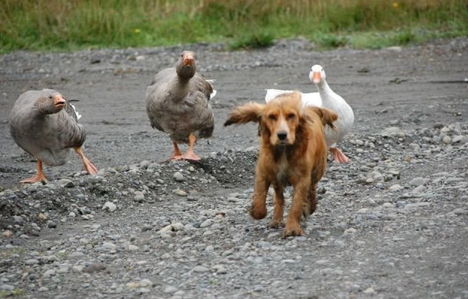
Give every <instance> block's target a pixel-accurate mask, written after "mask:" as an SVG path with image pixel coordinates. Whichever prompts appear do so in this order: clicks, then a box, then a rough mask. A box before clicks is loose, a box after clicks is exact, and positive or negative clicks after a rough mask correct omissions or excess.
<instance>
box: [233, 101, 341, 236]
mask: <svg viewBox="0 0 468 299" xmlns="http://www.w3.org/2000/svg"><path fill="white" fill-rule="evenodd" d="M337 117H338V116H337V115H336V114H335V113H334V112H332V111H331V110H328V109H324V108H318V107H302V103H301V98H300V94H299V93H296V92H294V93H289V94H285V95H281V96H278V97H276V98H275V99H274V100H272V101H270V102H268V103H267V104H265V105H263V104H257V103H247V104H245V105H242V106H239V107H237V108H235V109H234V110H233V111H232V112H231V115H230V116H229V118H228V120H226V122H225V123H224V125H225V126H228V125H231V124H243V123H247V122H259V124H260V127H259V130H260V154H259V158H258V161H257V168H256V175H255V188H254V194H253V197H252V201H253V202H252V208H251V211H250V214H251V215H252V217H253V218H255V219H262V218H265V216H266V214H267V209H266V196H267V192H268V188H269V187H270V185H273V188H274V190H275V196H274V212H273V220H272V221H271V223H270V226H271V227H275V228H277V227H280V226H283V225H284V224H283V209H284V197H283V190H284V188H285V187H286V186H287V185H288V184H291V185H292V186H293V188H294V193H293V199H292V206H291V208H290V210H289V214H288V218H287V222H286V228H285V231H284V236H285V237H287V236H298V235H302V234H303V233H304V231H303V230H302V228H301V225H300V220H301V215H304V216H305V217H307V216H308V215H310V214H312V213H313V212H314V211H315V208H316V205H317V199H316V186H317V183H318V182H319V180H320V179H321V178H322V176H323V174H324V173H325V169H326V166H327V144H326V141H325V137H324V126H325V125H326V124H328V125H330V126H331V127H332V126H333V125H332V123H333V121H335V120H336V119H337Z"/></svg>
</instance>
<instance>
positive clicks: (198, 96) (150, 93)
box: [146, 68, 214, 143]
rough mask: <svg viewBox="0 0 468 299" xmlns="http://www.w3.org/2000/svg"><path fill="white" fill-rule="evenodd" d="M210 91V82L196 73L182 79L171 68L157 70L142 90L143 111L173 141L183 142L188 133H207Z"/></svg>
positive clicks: (209, 131)
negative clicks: (144, 89)
mask: <svg viewBox="0 0 468 299" xmlns="http://www.w3.org/2000/svg"><path fill="white" fill-rule="evenodd" d="M212 92H213V87H212V86H211V84H210V83H209V82H207V81H206V80H205V79H204V78H203V77H202V76H201V75H200V74H198V73H195V75H194V76H193V77H192V78H190V79H189V80H184V79H182V78H180V77H179V76H178V75H177V73H176V69H175V68H167V69H164V70H162V71H160V72H159V73H157V74H156V75H155V77H154V80H153V82H152V83H151V85H150V86H148V88H147V90H146V111H147V113H148V116H149V119H150V122H151V126H152V127H153V128H157V129H158V130H160V131H163V132H166V133H168V134H169V136H170V138H171V139H172V140H173V141H174V142H176V143H187V142H188V136H189V135H190V134H194V135H195V136H196V137H197V138H200V137H201V138H208V137H211V136H212V134H213V129H214V116H213V111H212V109H211V105H210V103H209V99H210V94H211V93H212Z"/></svg>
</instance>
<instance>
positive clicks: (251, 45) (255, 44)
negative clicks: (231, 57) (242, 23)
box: [229, 32, 274, 50]
mask: <svg viewBox="0 0 468 299" xmlns="http://www.w3.org/2000/svg"><path fill="white" fill-rule="evenodd" d="M273 42H274V35H273V34H271V33H269V32H259V33H248V34H245V35H243V36H240V37H239V38H237V39H236V40H234V41H233V42H231V43H230V45H229V48H230V49H232V50H238V49H258V48H266V47H269V46H271V45H273Z"/></svg>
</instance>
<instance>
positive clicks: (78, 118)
mask: <svg viewBox="0 0 468 299" xmlns="http://www.w3.org/2000/svg"><path fill="white" fill-rule="evenodd" d="M70 107H72V108H73V112H75V115H76V119H77V120H80V118H81V116H82V115H81V114H80V113H79V112H78V110H76V107H75V105H73V104H70Z"/></svg>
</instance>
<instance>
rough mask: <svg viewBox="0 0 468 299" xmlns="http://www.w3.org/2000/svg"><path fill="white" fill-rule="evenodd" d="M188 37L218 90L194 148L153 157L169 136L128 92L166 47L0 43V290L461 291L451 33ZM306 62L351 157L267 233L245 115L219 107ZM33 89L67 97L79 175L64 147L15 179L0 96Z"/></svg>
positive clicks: (458, 53) (296, 72)
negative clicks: (261, 44) (253, 42)
mask: <svg viewBox="0 0 468 299" xmlns="http://www.w3.org/2000/svg"><path fill="white" fill-rule="evenodd" d="M190 48H191V49H193V50H195V51H196V52H197V56H198V60H199V67H200V71H201V72H202V73H203V74H205V76H206V77H208V78H213V79H216V82H215V85H216V88H217V90H218V94H217V97H216V98H215V101H214V103H213V107H214V110H215V115H216V127H215V136H214V137H213V138H212V139H210V140H209V141H208V142H205V141H202V142H201V143H200V144H199V145H198V151H199V153H200V154H201V155H202V156H204V157H206V158H205V159H204V160H203V161H202V162H201V163H199V164H198V163H197V164H189V163H185V162H179V163H163V164H159V163H155V162H159V161H162V160H164V159H165V158H167V157H168V155H169V153H170V150H171V144H170V142H169V139H168V137H167V136H165V135H164V134H162V133H160V132H157V131H154V130H152V129H151V128H150V125H149V121H148V119H147V116H146V112H145V108H144V93H145V88H146V86H147V84H148V83H149V82H150V81H151V79H152V76H153V74H154V73H155V72H156V71H157V70H159V69H160V68H162V67H166V66H170V65H172V64H173V63H174V61H175V59H176V58H177V54H178V53H179V52H180V51H181V49H182V48H178V47H174V48H158V49H132V50H102V51H83V52H76V53H67V54H60V53H47V54H37V53H23V52H18V53H12V54H9V55H4V56H0V69H1V70H0V91H1V94H0V155H1V156H0V188H1V189H3V190H4V191H3V192H1V193H0V216H1V220H0V229H1V230H2V232H3V234H4V237H3V238H2V239H0V252H1V253H0V297H1V296H4V295H8V294H18V295H22V296H24V297H31V298H38V297H44V298H46V297H65V298H67V297H74V296H83V297H91V296H97V297H106V298H108V297H111V298H117V297H119V298H120V297H133V296H135V297H137V296H144V297H148V298H154V297H180V298H192V297H201V296H203V297H205V296H209V297H240V298H241V297H242V298H244V297H258V296H259V297H265V298H271V297H274V298H285V297H304V298H321V297H324V298H336V297H346V298H348V297H358V298H360V297H369V298H375V297H382V298H393V297H398V298H402V297H412V298H422V297H439V298H440V297H441V298H464V297H467V296H468V288H467V287H466V286H467V285H468V259H467V256H468V254H467V253H468V252H467V249H466V248H467V246H466V244H468V237H467V229H468V225H467V224H468V223H467V222H468V205H467V202H468V197H467V190H468V184H467V183H466V182H467V181H468V177H467V170H468V165H467V164H468V163H467V162H466V158H467V149H468V119H467V115H468V98H467V94H468V84H467V83H466V78H468V73H467V70H468V59H467V57H468V40H467V39H457V40H448V41H447V40H445V41H440V42H434V43H429V44H425V45H421V46H415V47H409V48H403V49H401V48H390V49H383V50H375V51H370V50H363V51H355V50H348V49H342V50H334V51H327V52H317V51H314V50H313V48H312V46H311V45H309V44H308V43H306V42H304V41H301V40H296V41H287V42H280V43H278V44H277V45H275V46H274V47H271V48H269V49H266V50H259V51H249V52H225V51H223V50H222V48H221V47H220V46H219V45H196V46H193V47H190ZM316 63H319V64H322V65H323V66H324V67H325V70H326V72H327V78H328V82H329V84H330V86H331V87H332V88H333V89H334V90H335V91H336V92H337V93H339V94H341V95H342V96H343V97H344V98H345V99H347V100H348V102H349V103H350V104H351V105H352V107H353V108H354V111H355V115H356V125H355V129H354V132H353V135H352V136H350V137H349V138H348V139H347V140H346V141H345V142H344V144H343V149H344V151H345V152H346V153H347V155H348V156H349V157H351V159H352V163H351V164H349V165H337V164H335V163H331V164H330V167H329V170H328V172H327V175H326V178H325V179H324V180H323V182H322V183H321V185H320V186H321V191H322V193H324V194H321V196H320V198H321V200H320V202H319V208H318V211H317V213H316V214H314V215H313V216H312V217H310V218H309V219H308V221H307V222H306V223H307V228H306V236H304V237H300V238H295V239H287V240H284V239H281V238H280V233H281V232H280V231H278V230H272V229H268V228H267V227H266V223H267V220H265V221H253V220H252V219H250V217H249V216H248V214H247V212H246V209H247V208H248V206H249V197H250V193H251V189H252V178H253V171H254V163H255V157H256V148H257V137H256V127H255V126H254V125H247V126H241V127H228V128H224V127H222V123H223V122H224V120H225V118H226V115H227V114H228V112H229V111H230V109H232V107H234V106H235V105H238V104H240V103H244V102H246V101H250V100H254V101H259V102H261V101H262V98H263V96H264V89H265V88H284V89H300V90H302V91H313V90H314V87H313V86H312V84H310V82H309V81H308V78H307V74H308V72H309V69H310V66H311V65H312V64H316ZM43 87H49V88H55V89H57V90H59V91H61V92H62V93H63V94H64V95H66V96H68V98H70V99H76V100H77V102H76V103H75V104H76V106H77V107H78V109H79V111H80V113H81V114H82V115H83V118H82V123H83V124H84V125H85V126H86V128H87V130H88V132H89V133H88V140H87V142H86V151H87V153H88V156H89V157H90V158H91V159H92V160H93V162H95V164H96V165H97V166H98V167H99V168H101V169H103V171H102V173H101V175H100V176H98V177H95V178H92V177H88V176H83V175H81V174H80V173H79V171H80V163H79V161H78V159H76V158H73V159H71V161H70V162H69V163H68V164H66V165H65V166H62V167H56V168H46V173H47V174H48V175H49V177H50V178H51V183H50V184H48V185H46V186H38V185H34V186H29V187H25V188H22V187H20V186H19V185H18V184H17V181H18V180H19V179H20V178H23V177H26V176H27V175H28V173H29V172H30V171H32V170H33V169H34V163H33V162H32V160H31V158H30V157H28V156H27V155H25V154H23V153H22V152H21V150H20V149H19V148H18V147H17V146H16V145H15V144H14V142H13V141H12V139H11V138H10V136H9V130H8V123H7V118H8V112H9V110H10V109H11V107H12V105H13V102H14V100H15V99H16V98H17V96H18V95H19V94H20V93H21V92H22V91H25V90H27V89H31V88H43ZM389 128H393V129H389ZM175 172H179V173H180V174H182V177H183V179H182V180H176V179H175V178H174V173H175ZM1 189H0V191H2V190H1ZM103 207H105V208H104V209H103ZM114 208H115V209H114ZM109 210H111V211H109ZM9 234H12V236H10V237H8V238H7V237H5V236H7V235H9Z"/></svg>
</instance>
